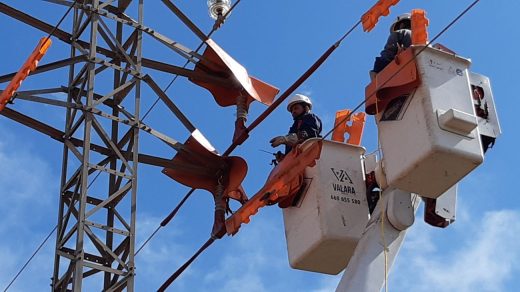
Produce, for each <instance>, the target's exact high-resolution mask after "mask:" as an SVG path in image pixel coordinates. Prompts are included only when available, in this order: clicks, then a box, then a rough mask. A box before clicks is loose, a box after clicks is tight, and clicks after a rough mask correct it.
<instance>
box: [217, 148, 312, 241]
mask: <svg viewBox="0 0 520 292" xmlns="http://www.w3.org/2000/svg"><path fill="white" fill-rule="evenodd" d="M321 146H322V141H321V139H310V140H307V141H305V142H304V143H303V144H301V145H298V146H297V147H295V148H294V149H293V150H292V151H291V152H289V154H287V155H286V156H285V158H284V159H283V160H282V161H281V162H280V163H279V164H278V165H277V166H276V167H275V168H274V169H273V171H272V172H271V173H270V174H269V177H268V179H267V181H266V182H265V185H264V186H263V187H262V188H261V189H260V191H258V192H257V193H256V194H255V195H254V196H253V197H252V198H251V199H250V200H249V201H247V202H246V203H245V204H244V205H242V207H241V208H240V209H238V210H237V211H236V212H235V213H234V214H233V215H232V216H231V217H229V218H228V219H227V220H226V232H227V234H228V235H233V234H236V233H237V232H238V230H239V229H240V226H241V225H242V224H243V223H249V221H250V219H249V217H250V216H251V215H254V214H256V213H257V212H258V209H260V208H261V207H264V206H265V205H267V204H269V205H272V204H275V203H278V202H280V201H281V200H283V199H284V198H287V197H288V196H291V195H293V194H294V193H295V192H297V191H298V189H299V187H300V186H301V184H302V181H303V173H304V171H305V168H306V167H309V166H314V165H315V164H316V160H317V159H319V158H320V153H321Z"/></svg>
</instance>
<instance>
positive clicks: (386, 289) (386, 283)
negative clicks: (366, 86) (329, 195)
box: [376, 101, 388, 292]
mask: <svg viewBox="0 0 520 292" xmlns="http://www.w3.org/2000/svg"><path fill="white" fill-rule="evenodd" d="M377 114H379V107H378V103H377V101H376V116H377ZM377 153H378V154H379V161H380V162H381V171H382V172H383V174H384V173H385V170H384V169H383V164H382V161H383V152H382V148H381V133H380V132H379V131H377ZM379 201H380V202H383V191H382V190H381V187H379ZM386 207H387V204H384V205H382V206H381V215H380V216H381V217H380V218H381V240H382V241H383V254H384V259H385V265H384V269H385V280H384V285H385V292H388V246H387V243H386V238H385V217H386V216H385V215H386Z"/></svg>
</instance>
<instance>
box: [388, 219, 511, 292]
mask: <svg viewBox="0 0 520 292" xmlns="http://www.w3.org/2000/svg"><path fill="white" fill-rule="evenodd" d="M458 223H459V224H460V223H462V224H463V225H464V226H460V227H462V228H466V230H465V232H464V233H463V234H465V235H466V237H465V238H463V239H455V240H453V241H452V242H446V241H444V242H443V243H442V248H441V243H440V242H439V241H440V240H441V238H435V237H434V233H435V232H432V229H430V231H424V230H426V229H425V226H424V225H422V224H421V225H422V226H418V228H416V229H415V230H413V231H412V232H410V234H409V235H410V237H409V238H408V241H407V242H405V245H404V247H403V252H402V254H401V258H400V260H399V259H398V262H399V265H398V266H396V268H395V270H394V271H393V276H394V277H395V280H394V281H392V280H391V281H392V282H394V284H393V285H395V286H396V287H397V290H398V291H431V290H432V289H433V290H435V291H462V292H464V291H512V290H511V289H510V287H509V288H508V287H507V284H508V281H511V280H512V277H513V275H514V274H518V272H520V268H519V266H518V262H519V261H520V249H518V241H519V239H520V237H519V234H520V211H512V210H501V211H493V212H488V213H486V214H485V215H484V216H483V217H482V219H481V220H480V222H479V221H477V220H475V218H473V220H472V221H467V222H458ZM441 235H442V234H441ZM459 240H460V241H459ZM426 242H430V244H429V245H428V244H426V245H424V243H426ZM450 245H453V246H456V248H455V249H453V248H450ZM423 246H426V247H427V248H424V249H421V248H418V247H423ZM391 276H392V275H391Z"/></svg>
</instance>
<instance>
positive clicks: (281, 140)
mask: <svg viewBox="0 0 520 292" xmlns="http://www.w3.org/2000/svg"><path fill="white" fill-rule="evenodd" d="M269 143H271V147H277V146H280V145H282V144H285V145H289V146H294V145H296V144H298V135H296V134H294V133H293V134H289V135H287V136H278V137H274V138H273V139H271V141H269Z"/></svg>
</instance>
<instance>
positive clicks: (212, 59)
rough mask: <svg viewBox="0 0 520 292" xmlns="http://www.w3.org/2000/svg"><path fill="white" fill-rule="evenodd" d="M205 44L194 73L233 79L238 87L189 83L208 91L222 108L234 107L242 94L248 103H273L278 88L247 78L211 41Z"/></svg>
mask: <svg viewBox="0 0 520 292" xmlns="http://www.w3.org/2000/svg"><path fill="white" fill-rule="evenodd" d="M206 44H207V47H206V50H205V51H204V54H203V55H202V56H203V59H202V60H200V61H199V62H198V63H197V65H196V66H195V72H197V71H204V72H205V73H210V74H214V75H217V76H219V77H225V78H229V79H233V80H236V81H237V82H238V84H239V86H237V87H236V88H230V87H226V86H222V85H221V84H217V83H210V82H202V81H200V80H197V79H190V80H191V82H193V83H195V84H197V85H199V86H202V87H204V88H206V89H207V90H209V91H210V92H211V94H212V95H213V97H214V98H215V101H216V102H217V103H218V104H219V105H220V106H223V107H225V106H231V105H236V100H237V97H239V96H241V95H242V94H243V93H246V94H247V96H248V103H251V102H252V101H253V100H257V101H259V102H261V103H264V104H266V105H271V104H272V103H273V100H274V98H275V96H276V95H277V94H278V92H279V91H280V90H279V89H278V88H276V87H274V86H272V85H270V84H267V83H265V82H263V81H261V80H259V79H256V78H255V77H251V76H249V74H248V73H247V70H246V68H244V67H243V66H242V65H240V64H239V63H238V62H237V61H235V60H234V59H233V58H232V57H231V56H229V55H228V54H227V53H226V52H225V51H224V50H223V49H222V48H221V47H219V46H218V45H217V44H216V43H215V42H214V41H213V40H211V39H208V40H207V41H206Z"/></svg>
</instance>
